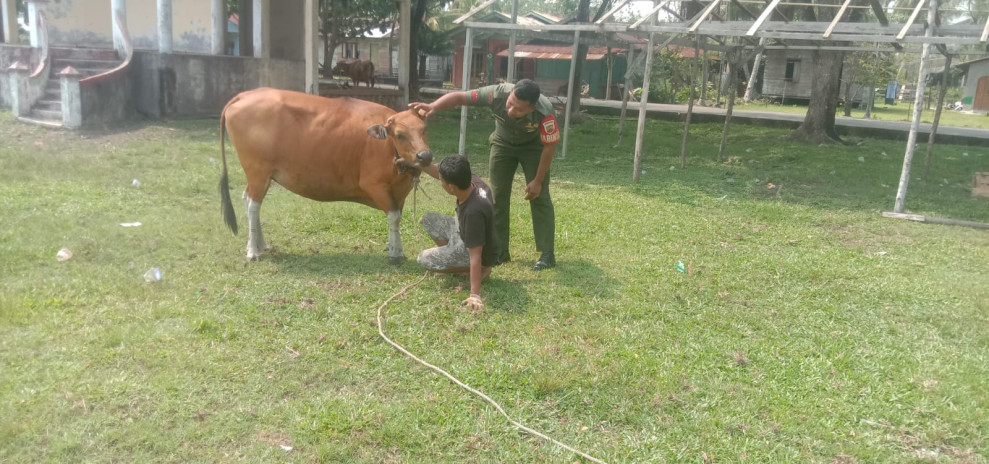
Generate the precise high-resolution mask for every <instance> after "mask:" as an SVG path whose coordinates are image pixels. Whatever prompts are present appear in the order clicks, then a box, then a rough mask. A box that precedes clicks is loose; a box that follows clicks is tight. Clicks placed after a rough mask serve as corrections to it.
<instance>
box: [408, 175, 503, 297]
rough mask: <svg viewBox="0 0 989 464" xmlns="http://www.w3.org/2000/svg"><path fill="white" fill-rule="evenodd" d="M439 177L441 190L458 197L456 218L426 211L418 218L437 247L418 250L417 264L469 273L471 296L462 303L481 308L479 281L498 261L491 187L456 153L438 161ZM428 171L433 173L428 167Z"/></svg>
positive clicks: (447, 271)
mask: <svg viewBox="0 0 989 464" xmlns="http://www.w3.org/2000/svg"><path fill="white" fill-rule="evenodd" d="M438 171H439V177H438V178H439V180H440V182H441V183H442V184H443V190H446V192H447V193H449V194H450V195H453V196H455V197H457V209H456V212H457V213H456V218H454V217H451V216H447V215H445V214H440V213H426V214H424V215H423V216H422V219H421V220H420V221H419V223H420V224H422V226H423V228H424V229H426V232H427V233H429V236H430V237H432V239H433V241H434V242H436V245H437V247H436V248H429V249H427V250H423V251H422V252H421V253H419V258H418V261H419V264H421V265H422V266H423V267H425V268H426V269H429V270H431V271H436V272H443V273H469V275H470V297H469V298H467V299H466V300H464V301H463V303H462V304H464V305H466V306H468V307H469V308H470V309H472V310H480V309H484V303H483V302H482V300H481V281H482V280H484V279H485V278H486V277H488V276H489V275H491V268H492V267H493V266H494V265H495V264H497V263H498V252H499V250H498V240H497V239H496V237H495V229H494V208H493V207H492V205H491V188H490V187H488V184H485V183H484V181H483V180H481V178H480V177H478V176H476V175H472V174H471V170H470V163H469V162H468V161H467V157H465V156H461V155H457V156H450V157H448V158H445V159H444V160H443V161H441V162H440V164H439V167H438ZM427 173H429V174H431V175H432V174H433V173H432V172H429V171H428V170H427Z"/></svg>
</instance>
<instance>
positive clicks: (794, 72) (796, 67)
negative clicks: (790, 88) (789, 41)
mask: <svg viewBox="0 0 989 464" xmlns="http://www.w3.org/2000/svg"><path fill="white" fill-rule="evenodd" d="M783 79H786V80H788V81H792V82H797V81H798V80H800V60H786V70H785V71H784V73H783Z"/></svg>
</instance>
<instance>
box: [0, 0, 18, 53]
mask: <svg viewBox="0 0 989 464" xmlns="http://www.w3.org/2000/svg"><path fill="white" fill-rule="evenodd" d="M0 9H2V11H0V13H2V14H3V40H4V42H6V43H9V44H16V43H20V42H21V39H20V36H19V34H18V32H17V0H0Z"/></svg>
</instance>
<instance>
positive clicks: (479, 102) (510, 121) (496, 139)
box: [467, 84, 560, 146]
mask: <svg viewBox="0 0 989 464" xmlns="http://www.w3.org/2000/svg"><path fill="white" fill-rule="evenodd" d="M513 88H515V86H514V85H512V84H498V85H489V86H487V87H481V88H479V89H476V90H471V91H469V92H467V105H468V106H487V107H488V108H490V109H491V112H492V113H493V114H494V117H495V131H494V134H492V137H491V142H492V143H494V144H496V145H502V146H519V145H529V144H536V143H541V144H545V145H552V144H554V143H556V142H559V141H560V128H559V125H558V124H557V123H556V116H554V114H553V105H552V104H551V103H550V102H549V99H548V98H546V97H545V96H543V95H540V96H539V102H538V103H536V111H533V112H532V113H529V114H527V115H525V116H523V117H521V118H519V119H515V118H511V117H509V116H508V110H507V109H506V108H505V102H506V101H508V96H509V95H510V94H511V93H512V89H513Z"/></svg>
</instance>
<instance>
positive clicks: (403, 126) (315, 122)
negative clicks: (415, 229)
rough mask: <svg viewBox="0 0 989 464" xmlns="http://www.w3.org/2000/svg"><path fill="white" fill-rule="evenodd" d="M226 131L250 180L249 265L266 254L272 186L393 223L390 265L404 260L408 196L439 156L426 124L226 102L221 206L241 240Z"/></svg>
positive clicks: (307, 98)
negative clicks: (345, 204)
mask: <svg viewBox="0 0 989 464" xmlns="http://www.w3.org/2000/svg"><path fill="white" fill-rule="evenodd" d="M224 129H226V132H227V133H229V134H230V141H231V142H232V143H233V145H234V148H236V149H237V156H238V158H240V164H241V166H242V167H243V168H244V174H246V177H247V188H246V189H245V190H244V205H245V206H246V207H247V219H248V225H249V229H248V238H247V259H248V260H254V259H257V258H258V256H259V254H260V252H262V251H264V250H266V249H267V247H268V246H267V244H266V243H265V241H264V235H263V234H262V233H261V217H260V210H261V202H262V201H263V200H264V196H265V194H266V193H267V192H268V186H269V185H270V184H271V181H275V182H277V183H278V184H280V185H281V186H283V187H285V188H286V189H288V190H290V191H292V192H294V193H296V194H298V195H301V196H303V197H306V198H309V199H313V200H317V201H352V202H355V203H361V204H364V205H367V206H370V207H373V208H377V209H380V210H382V211H384V212H385V213H386V214H387V216H388V260H389V262H391V263H392V264H398V263H401V262H402V261H404V260H405V255H404V254H403V253H402V238H401V236H400V235H399V228H398V226H399V221H400V220H401V218H402V207H403V206H404V205H405V197H406V196H407V195H408V194H409V192H410V191H411V190H412V185H413V179H414V177H415V176H418V175H419V172H420V169H421V168H423V167H426V166H429V165H430V163H432V160H433V153H432V152H431V151H430V150H429V145H428V143H427V142H426V134H425V130H426V123H425V122H424V121H423V120H422V118H421V117H419V116H418V115H417V114H416V113H415V112H414V111H411V110H408V111H403V112H401V113H396V112H395V111H394V110H392V109H390V108H387V107H384V106H381V105H379V104H377V103H372V102H367V101H363V100H354V99H350V98H323V97H318V96H315V95H309V94H305V93H300V92H290V91H285V90H276V89H256V90H250V91H247V92H243V93H241V94H239V95H237V96H235V97H234V98H233V99H231V100H230V102H229V103H227V106H226V107H224V108H223V113H222V114H221V115H220V153H221V156H222V158H223V173H222V174H221V176H220V199H221V201H222V209H223V217H224V219H225V221H226V223H227V226H229V227H230V229H231V230H232V231H233V232H234V234H236V233H237V216H236V213H234V209H233V205H232V204H231V202H230V189H229V181H228V178H227V158H226V150H225V148H224V145H225V144H224V138H223V134H224Z"/></svg>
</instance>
